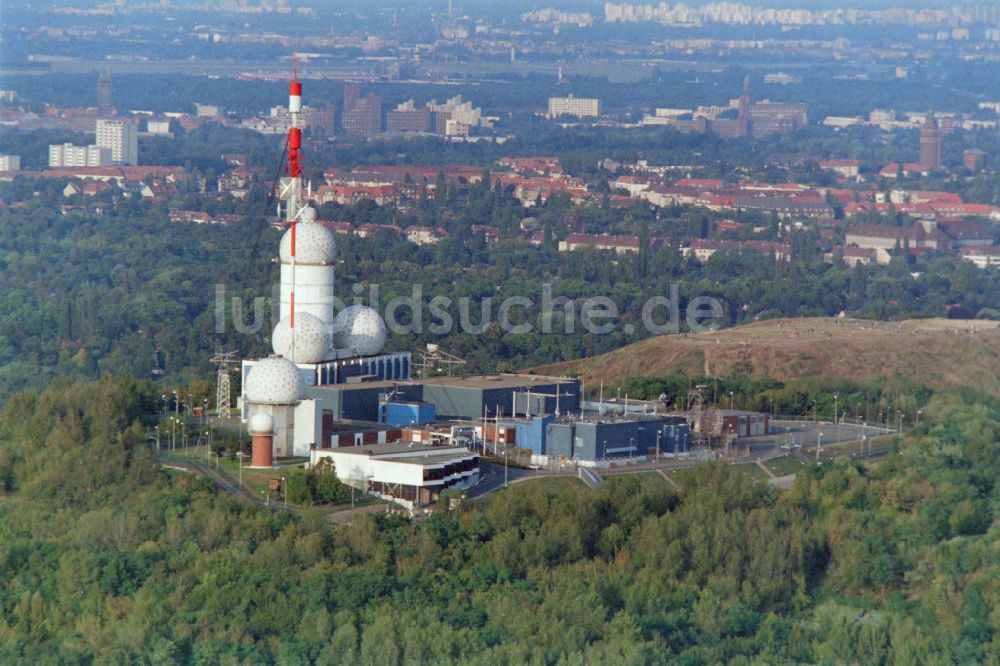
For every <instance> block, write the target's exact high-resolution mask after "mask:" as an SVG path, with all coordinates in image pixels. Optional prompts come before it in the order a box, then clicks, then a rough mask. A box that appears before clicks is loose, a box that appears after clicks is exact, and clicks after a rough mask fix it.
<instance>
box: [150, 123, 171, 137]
mask: <svg viewBox="0 0 1000 666" xmlns="http://www.w3.org/2000/svg"><path fill="white" fill-rule="evenodd" d="M146 131H147V132H149V133H150V134H160V135H164V136H165V135H167V134H170V121H169V120H148V121H146Z"/></svg>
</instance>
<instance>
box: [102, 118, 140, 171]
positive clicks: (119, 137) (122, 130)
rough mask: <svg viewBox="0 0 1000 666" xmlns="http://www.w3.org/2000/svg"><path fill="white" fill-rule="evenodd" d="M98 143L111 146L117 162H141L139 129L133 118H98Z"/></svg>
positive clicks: (112, 157)
mask: <svg viewBox="0 0 1000 666" xmlns="http://www.w3.org/2000/svg"><path fill="white" fill-rule="evenodd" d="M97 145H98V146H100V147H102V148H109V149H110V150H111V160H112V161H113V162H115V163H118V164H138V163H139V129H138V127H136V124H135V123H134V122H132V121H131V120H111V119H108V118H100V119H98V121H97Z"/></svg>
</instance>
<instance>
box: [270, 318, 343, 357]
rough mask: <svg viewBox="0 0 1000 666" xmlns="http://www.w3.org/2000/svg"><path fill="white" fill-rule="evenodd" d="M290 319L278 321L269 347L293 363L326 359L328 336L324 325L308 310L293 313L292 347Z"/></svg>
mask: <svg viewBox="0 0 1000 666" xmlns="http://www.w3.org/2000/svg"><path fill="white" fill-rule="evenodd" d="M292 335H293V331H292V328H291V319H289V318H286V319H282V320H281V321H279V322H278V325H277V326H275V327H274V331H273V332H272V333H271V347H272V349H274V353H275V354H280V355H281V356H284V357H285V358H287V359H290V360H291V361H292V362H294V363H319V362H320V361H323V360H325V359H326V356H327V350H328V349H329V347H330V345H329V336H328V335H327V332H326V325H325V324H324V323H323V322H322V321H321V320H320V319H319V317H317V316H315V315H311V314H309V313H308V312H298V313H296V314H295V330H294V336H295V349H294V350H293V349H292Z"/></svg>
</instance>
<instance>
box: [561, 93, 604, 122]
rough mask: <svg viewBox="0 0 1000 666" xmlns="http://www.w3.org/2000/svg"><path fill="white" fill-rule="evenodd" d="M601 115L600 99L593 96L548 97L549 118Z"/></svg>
mask: <svg viewBox="0 0 1000 666" xmlns="http://www.w3.org/2000/svg"><path fill="white" fill-rule="evenodd" d="M599 115H601V100H599V99H595V98H593V97H573V96H572V95H570V96H569V97H549V112H548V117H549V118H558V117H559V116H576V117H577V118H586V117H592V116H599Z"/></svg>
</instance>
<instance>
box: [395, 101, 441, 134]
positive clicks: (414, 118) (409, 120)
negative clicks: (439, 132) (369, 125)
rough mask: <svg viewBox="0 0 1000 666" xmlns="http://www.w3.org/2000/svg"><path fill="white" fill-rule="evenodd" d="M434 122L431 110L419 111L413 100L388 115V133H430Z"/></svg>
mask: <svg viewBox="0 0 1000 666" xmlns="http://www.w3.org/2000/svg"><path fill="white" fill-rule="evenodd" d="M432 122H433V113H432V112H431V110H430V109H418V108H417V107H416V105H415V104H414V103H413V100H412V99H411V100H410V101H408V102H403V103H402V104H400V105H399V106H397V107H396V108H395V109H393V110H392V111H390V112H389V113H387V114H386V117H385V129H386V131H387V132H429V131H430V130H431V123H432Z"/></svg>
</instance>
